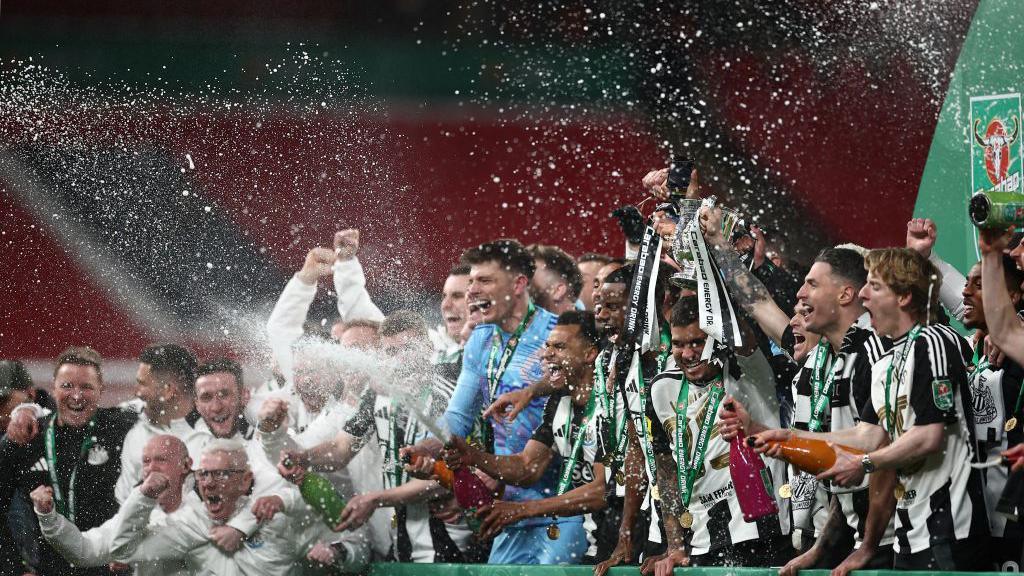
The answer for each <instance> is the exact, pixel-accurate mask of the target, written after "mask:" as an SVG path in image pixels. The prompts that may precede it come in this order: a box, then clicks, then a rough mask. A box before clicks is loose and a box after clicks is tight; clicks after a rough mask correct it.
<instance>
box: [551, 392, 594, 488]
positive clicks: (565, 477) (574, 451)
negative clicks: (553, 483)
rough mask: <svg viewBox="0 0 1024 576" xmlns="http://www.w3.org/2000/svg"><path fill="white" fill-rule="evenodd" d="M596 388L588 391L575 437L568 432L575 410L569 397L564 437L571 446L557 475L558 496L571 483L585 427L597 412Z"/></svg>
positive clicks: (584, 436)
mask: <svg viewBox="0 0 1024 576" xmlns="http://www.w3.org/2000/svg"><path fill="white" fill-rule="evenodd" d="M595 392H596V390H591V391H590V398H589V399H588V400H587V407H586V411H585V412H584V413H583V420H582V421H580V425H579V427H578V428H577V429H576V438H575V439H572V438H571V436H570V434H571V432H572V416H573V412H575V404H573V402H572V399H571V398H570V399H569V418H568V419H566V421H565V428H564V430H565V437H566V438H567V439H570V440H571V441H572V447H571V448H570V449H569V456H568V457H567V458H566V459H565V460H564V461H563V462H562V473H561V474H559V475H558V494H557V495H558V496H561V495H562V494H565V491H566V490H568V489H569V485H570V484H572V471H573V470H574V469H575V468H576V460H577V459H578V458H579V454H580V448H582V447H583V440H585V439H586V437H587V433H586V432H587V427H588V426H590V421H591V420H592V419H593V418H594V413H596V412H597V410H596V408H597V402H596V401H595V400H596V398H595V397H596V396H597V395H596V394H595Z"/></svg>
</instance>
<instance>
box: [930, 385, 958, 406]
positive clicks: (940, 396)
mask: <svg viewBox="0 0 1024 576" xmlns="http://www.w3.org/2000/svg"><path fill="white" fill-rule="evenodd" d="M932 400H934V401H935V407H936V408H938V409H939V410H950V409H952V408H953V385H952V384H950V382H949V380H934V381H932Z"/></svg>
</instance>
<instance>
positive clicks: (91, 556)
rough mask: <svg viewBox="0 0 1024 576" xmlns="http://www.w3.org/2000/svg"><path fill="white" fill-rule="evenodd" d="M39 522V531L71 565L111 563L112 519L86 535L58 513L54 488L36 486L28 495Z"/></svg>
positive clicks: (85, 565)
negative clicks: (54, 500)
mask: <svg viewBox="0 0 1024 576" xmlns="http://www.w3.org/2000/svg"><path fill="white" fill-rule="evenodd" d="M29 496H31V498H32V508H33V509H34V510H35V513H36V517H37V518H38V519H39V531H40V532H41V533H42V535H43V538H46V541H47V542H49V543H50V546H52V547H53V549H54V550H56V551H57V552H58V553H59V554H60V555H61V556H63V557H64V559H65V560H67V561H68V562H69V563H71V564H72V565H74V566H83V567H89V566H105V565H107V564H109V563H110V537H111V536H112V535H113V530H114V523H115V520H114V519H113V518H111V519H110V520H107V521H106V522H104V523H103V524H101V525H99V526H97V527H95V528H93V529H91V530H87V531H85V532H82V531H81V530H79V529H78V527H77V526H75V525H74V524H72V523H71V522H69V521H68V520H67V518H64V516H61V515H60V514H58V513H57V512H56V511H55V510H54V507H53V489H52V488H50V487H49V486H39V487H37V488H36V489H35V490H33V491H32V493H31V494H29Z"/></svg>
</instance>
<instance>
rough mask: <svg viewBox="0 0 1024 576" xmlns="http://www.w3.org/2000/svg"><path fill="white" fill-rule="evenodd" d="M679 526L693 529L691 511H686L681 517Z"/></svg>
mask: <svg viewBox="0 0 1024 576" xmlns="http://www.w3.org/2000/svg"><path fill="white" fill-rule="evenodd" d="M679 525H680V526H682V527H683V528H691V527H693V514H690V511H689V510H684V511H683V513H682V514H680V515H679Z"/></svg>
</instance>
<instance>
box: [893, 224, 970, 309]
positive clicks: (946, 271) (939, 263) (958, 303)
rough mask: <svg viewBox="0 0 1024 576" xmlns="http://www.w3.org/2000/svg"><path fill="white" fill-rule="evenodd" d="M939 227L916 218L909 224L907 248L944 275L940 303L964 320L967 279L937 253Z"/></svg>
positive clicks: (940, 288) (940, 289)
mask: <svg viewBox="0 0 1024 576" xmlns="http://www.w3.org/2000/svg"><path fill="white" fill-rule="evenodd" d="M937 237H938V227H937V226H936V225H935V222H933V221H932V220H931V219H929V218H914V219H912V220H910V221H909V222H907V248H910V249H911V250H913V251H915V252H917V253H919V254H920V255H922V256H924V257H925V258H927V259H929V260H931V261H932V263H933V264H935V267H936V268H938V269H939V272H941V273H942V286H940V287H939V302H941V303H942V305H943V306H945V307H946V310H949V313H950V314H952V315H953V317H954V318H956V319H957V320H963V318H964V298H963V291H964V286H966V285H967V278H965V277H964V275H963V274H962V273H961V272H960V271H959V270H957V269H956V268H954V267H953V266H952V265H951V264H949V263H948V262H946V261H945V260H943V259H942V258H939V255H938V254H936V253H935V250H934V248H935V240H936V238H937Z"/></svg>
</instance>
